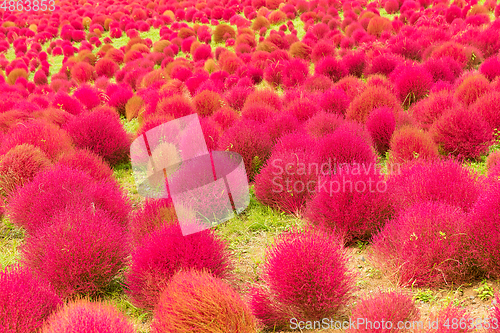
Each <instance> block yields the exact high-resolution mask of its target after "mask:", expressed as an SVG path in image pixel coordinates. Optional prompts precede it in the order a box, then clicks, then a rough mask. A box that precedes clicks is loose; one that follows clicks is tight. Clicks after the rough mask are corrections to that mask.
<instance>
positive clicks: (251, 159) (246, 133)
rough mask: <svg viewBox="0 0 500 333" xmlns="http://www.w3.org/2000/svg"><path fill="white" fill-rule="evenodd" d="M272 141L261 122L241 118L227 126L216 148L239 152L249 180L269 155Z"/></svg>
mask: <svg viewBox="0 0 500 333" xmlns="http://www.w3.org/2000/svg"><path fill="white" fill-rule="evenodd" d="M271 148H272V141H271V138H270V137H269V135H268V134H267V132H266V131H265V127H264V125H263V124H261V123H258V122H256V121H253V120H241V121H238V122H236V123H234V124H233V126H231V127H230V128H228V129H227V130H226V131H225V132H224V133H223V134H222V136H221V138H220V139H219V142H218V150H229V151H234V152H236V153H238V154H240V155H241V156H242V157H243V162H244V163H245V170H246V172H247V176H248V179H249V180H253V179H254V177H255V176H256V175H257V174H258V172H259V170H260V168H261V167H262V165H263V164H264V162H265V161H266V159H267V158H268V157H269V154H270V153H271Z"/></svg>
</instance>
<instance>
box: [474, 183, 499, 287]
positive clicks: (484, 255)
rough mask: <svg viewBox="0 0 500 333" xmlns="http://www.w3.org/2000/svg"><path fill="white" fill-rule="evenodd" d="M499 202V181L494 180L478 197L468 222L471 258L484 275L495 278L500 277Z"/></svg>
mask: <svg viewBox="0 0 500 333" xmlns="http://www.w3.org/2000/svg"><path fill="white" fill-rule="evenodd" d="M499 204H500V183H498V182H495V183H493V184H492V185H491V186H490V187H489V188H488V189H487V190H486V191H485V192H484V193H482V194H481V196H480V197H479V198H478V200H477V202H476V204H475V205H474V209H473V211H472V214H471V217H470V221H469V223H468V235H469V236H470V238H471V240H470V242H471V244H474V245H473V246H472V249H471V250H472V258H473V259H474V262H475V264H476V265H477V266H478V267H479V268H480V269H481V270H482V271H483V272H484V273H485V275H486V276H488V277H491V278H495V279H497V278H498V277H500V263H499V261H498V255H499V254H500V248H499V247H498V242H499V241H500V226H499V225H498V220H497V218H496V217H497V216H498V214H499V213H500V209H499V207H500V206H499Z"/></svg>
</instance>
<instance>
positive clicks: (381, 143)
mask: <svg viewBox="0 0 500 333" xmlns="http://www.w3.org/2000/svg"><path fill="white" fill-rule="evenodd" d="M366 128H367V129H368V132H370V136H371V138H372V140H373V144H374V145H375V149H376V150H377V152H378V153H379V154H384V153H385V152H386V151H387V150H388V149H389V143H390V141H391V137H392V134H393V133H394V130H395V129H396V118H395V117H394V112H393V111H392V110H391V109H390V108H388V107H381V108H378V109H375V110H373V111H372V112H371V113H370V115H369V116H368V119H367V120H366Z"/></svg>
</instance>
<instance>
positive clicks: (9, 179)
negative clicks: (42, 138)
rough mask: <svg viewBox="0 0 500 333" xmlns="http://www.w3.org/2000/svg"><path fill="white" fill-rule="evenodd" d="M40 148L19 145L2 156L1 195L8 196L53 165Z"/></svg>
mask: <svg viewBox="0 0 500 333" xmlns="http://www.w3.org/2000/svg"><path fill="white" fill-rule="evenodd" d="M51 164H52V163H51V161H50V160H49V159H48V158H47V155H45V153H44V152H43V151H41V150H40V148H38V147H35V146H32V145H30V144H21V145H17V146H15V147H14V148H12V149H11V150H9V151H8V152H7V153H6V154H5V155H3V156H1V157H0V195H2V196H5V197H8V196H9V195H11V194H13V193H14V192H15V191H16V189H17V188H20V187H22V186H23V185H24V184H26V183H28V182H30V181H31V180H32V179H33V178H34V177H35V176H36V174H37V173H39V172H40V171H42V170H44V169H45V168H47V167H49V166H50V165H51Z"/></svg>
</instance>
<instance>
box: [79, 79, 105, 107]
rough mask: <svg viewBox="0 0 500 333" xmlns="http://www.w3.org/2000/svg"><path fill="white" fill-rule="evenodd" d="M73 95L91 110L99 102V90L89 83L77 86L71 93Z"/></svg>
mask: <svg viewBox="0 0 500 333" xmlns="http://www.w3.org/2000/svg"><path fill="white" fill-rule="evenodd" d="M73 96H75V97H76V98H78V100H79V101H80V102H81V103H82V104H83V105H85V106H86V107H87V109H88V110H91V109H93V108H94V107H96V106H98V105H100V104H101V99H100V97H99V90H97V89H95V88H93V87H91V86H89V85H81V86H79V87H78V88H77V89H76V90H75V92H74V93H73Z"/></svg>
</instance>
